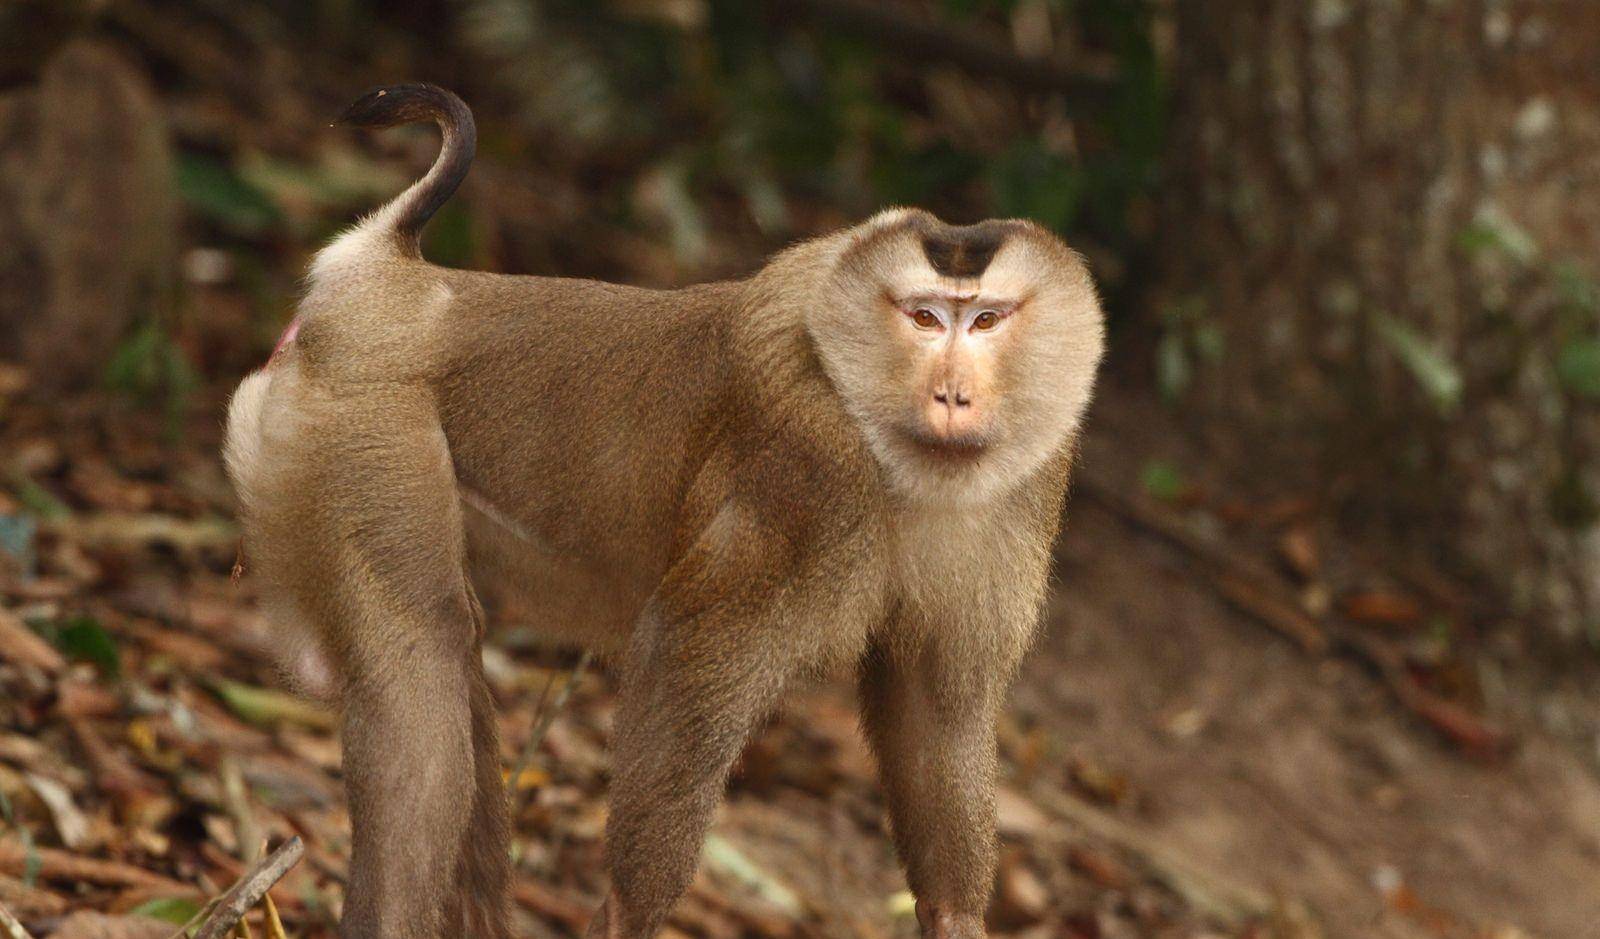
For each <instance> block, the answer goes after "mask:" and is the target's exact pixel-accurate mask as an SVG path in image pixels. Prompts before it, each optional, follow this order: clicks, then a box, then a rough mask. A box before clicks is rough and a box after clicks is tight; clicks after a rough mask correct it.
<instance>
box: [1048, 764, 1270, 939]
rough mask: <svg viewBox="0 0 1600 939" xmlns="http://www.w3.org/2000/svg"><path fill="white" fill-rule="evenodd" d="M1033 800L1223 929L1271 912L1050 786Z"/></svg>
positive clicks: (1263, 902)
mask: <svg viewBox="0 0 1600 939" xmlns="http://www.w3.org/2000/svg"><path fill="white" fill-rule="evenodd" d="M1033 796H1034V798H1035V800H1036V801H1037V802H1038V803H1039V804H1040V805H1041V806H1043V807H1044V809H1045V810H1046V811H1047V812H1049V813H1050V814H1052V815H1055V816H1056V817H1057V818H1059V819H1061V820H1062V821H1064V822H1066V823H1067V824H1068V825H1071V826H1072V827H1074V828H1078V829H1081V830H1083V831H1086V832H1088V833H1089V834H1090V835H1092V836H1094V837H1095V838H1098V839H1100V840H1102V841H1105V842H1108V843H1110V844H1111V845H1113V846H1115V847H1116V848H1118V849H1119V850H1122V851H1125V852H1127V853H1128V854H1130V855H1132V856H1133V857H1134V859H1135V860H1136V861H1137V863H1138V864H1139V865H1140V866H1142V867H1143V868H1144V869H1145V870H1146V871H1148V872H1149V873H1150V875H1151V876H1152V877H1154V878H1155V879H1157V880H1159V881H1161V882H1162V883H1164V884H1166V886H1167V887H1168V888H1169V889H1171V890H1172V891H1173V892H1174V893H1176V894H1178V895H1179V896H1180V897H1182V898H1183V899H1184V901H1185V902H1186V903H1188V904H1189V905H1190V906H1192V907H1194V908H1195V909H1197V910H1202V911H1204V912H1205V913H1208V914H1209V915H1211V916H1215V917H1216V918H1218V919H1219V920H1221V921H1222V922H1223V923H1225V924H1227V925H1230V926H1232V925H1237V924H1239V923H1242V922H1246V921H1249V920H1255V919H1260V918H1262V917H1265V916H1267V915H1268V914H1270V913H1271V912H1272V909H1273V902H1272V898H1271V897H1269V896H1267V895H1266V894H1263V893H1260V892H1258V891H1256V890H1254V889H1253V888H1251V887H1247V886H1245V885H1244V884H1241V883H1237V882H1234V881H1231V880H1228V879H1226V878H1225V877H1224V876H1223V875H1221V874H1217V873H1214V872H1211V871H1208V870H1207V869H1206V866H1205V865H1204V864H1200V863H1198V862H1196V861H1194V860H1192V859H1190V858H1189V857H1187V856H1185V855H1183V854H1181V853H1180V852H1178V851H1176V850H1174V849H1173V848H1172V847H1171V846H1169V845H1167V844H1163V843H1162V842H1160V841H1159V840H1157V839H1154V838H1151V837H1149V836H1146V835H1144V834H1143V833H1141V832H1139V831H1138V830H1137V829H1135V828H1134V827H1133V826H1132V825H1129V824H1128V823H1127V822H1124V821H1123V820H1121V819H1119V818H1116V817H1114V816H1112V815H1108V814H1106V813H1105V812H1102V811H1100V810H1098V809H1096V808H1094V807H1093V806H1090V805H1087V804H1085V803H1083V802H1081V801H1079V800H1078V799H1075V798H1073V797H1071V796H1069V795H1066V794H1065V793H1062V792H1059V791H1057V790H1054V789H1050V788H1048V787H1038V788H1037V789H1036V791H1035V792H1034V793H1033ZM1045 834H1049V832H1048V831H1047V832H1045Z"/></svg>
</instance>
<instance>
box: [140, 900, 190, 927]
mask: <svg viewBox="0 0 1600 939" xmlns="http://www.w3.org/2000/svg"><path fill="white" fill-rule="evenodd" d="M199 912H200V904H198V903H196V902H195V901H193V900H190V899H186V898H184V897H156V898H155V899H154V900H146V901H145V902H143V903H141V904H139V905H138V906H136V907H134V908H133V909H131V910H129V911H128V913H129V915H131V916H148V917H150V918H151V919H159V920H162V921H164V922H168V923H172V924H173V925H175V926H182V925H184V924H185V923H187V922H189V920H191V919H194V918H195V916H196V915H198V914H199Z"/></svg>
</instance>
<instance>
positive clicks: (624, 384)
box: [224, 84, 1104, 939]
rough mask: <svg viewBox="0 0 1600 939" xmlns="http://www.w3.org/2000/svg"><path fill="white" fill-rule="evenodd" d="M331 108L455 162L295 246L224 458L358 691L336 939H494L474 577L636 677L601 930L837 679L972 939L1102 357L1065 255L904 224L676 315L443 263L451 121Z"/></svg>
mask: <svg viewBox="0 0 1600 939" xmlns="http://www.w3.org/2000/svg"><path fill="white" fill-rule="evenodd" d="M341 121H342V122H343V123H345V124H348V125H353V126H355V127H358V128H387V127H392V126H396V125H399V124H404V123H410V122H419V121H432V122H433V123H435V124H437V125H438V127H439V128H440V130H441V134H442V145H441V149H440V152H439V156H438V157H437V159H436V161H435V162H434V164H433V165H432V167H431V168H430V169H429V170H428V171H427V173H426V174H425V175H424V176H422V177H421V179H419V180H418V181H416V182H415V183H413V184H412V185H411V186H410V187H409V188H408V189H406V190H405V191H404V192H402V193H401V194H400V195H399V196H397V197H396V198H395V199H394V200H393V201H391V202H389V203H388V204H386V205H385V206H384V207H382V208H381V209H379V210H377V211H376V212H375V213H374V214H372V215H370V216H368V217H367V218H365V219H364V220H362V221H361V222H359V223H358V224H356V225H355V227H354V228H352V229H350V230H349V231H348V232H346V233H345V234H343V235H341V236H339V237H338V238H337V239H336V240H334V241H333V242H332V243H331V244H330V245H329V246H327V247H326V248H324V249H323V250H322V251H321V252H320V253H318V254H317V255H316V256H315V258H314V259H313V261H312V263H311V264H310V270H309V274H308V282H307V283H308V286H307V289H306V291H305V294H304V296H303V299H302V300H301V302H300V304H299V307H298V314H297V316H296V318H295V319H294V321H293V325H292V326H291V327H290V330H289V332H288V333H287V334H286V335H285V337H284V339H283V340H282V342H281V343H280V348H279V350H278V351H277V352H276V353H275V354H274V356H273V357H272V359H271V360H270V361H269V362H268V364H267V365H266V366H265V367H263V368H262V369H261V370H259V371H257V372H255V373H252V374H251V375H249V376H248V377H246V378H245V379H244V380H243V382H242V383H241V384H240V386H239V388H238V389H237V391H236V392H235V393H234V395H233V398H232V400H231V402H230V404H229V413H228V420H227V433H226V441H225V445H224V449H225V458H226V464H227V468H228V471H229V475H230V477H231V479H232V481H233V484H234V486H235V488H236V491H237V494H238V497H239V503H240V513H241V519H242V525H243V530H244V538H245V551H246V553H247V555H248V558H249V563H250V565H251V569H252V571H253V572H254V574H253V576H256V577H258V578H260V581H261V591H260V592H261V595H262V597H263V605H264V607H265V609H266V612H267V613H268V615H269V617H270V618H271V619H272V621H273V622H274V623H277V624H281V628H282V630H283V632H284V633H285V634H286V635H293V634H298V635H303V636H306V637H308V638H307V639H306V640H305V641H309V642H312V643H314V644H315V645H316V647H317V648H318V650H319V651H320V652H321V653H323V654H325V655H326V656H327V659H328V661H329V662H331V663H332V668H333V670H334V672H335V674H336V675H337V681H338V684H339V687H340V696H341V700H342V707H343V725H342V741H343V747H344V761H345V778H346V790H347V798H348V801H349V807H350V815H351V819H352V831H353V840H352V844H353V849H352V859H351V873H350V880H349V889H348V894H347V899H346V904H345V908H344V912H343V922H342V926H341V929H342V933H343V935H344V936H346V937H350V939H369V937H379V936H382V937H385V939H394V937H438V936H462V935H470V936H488V937H504V936H506V935H507V907H506V902H507V901H506V895H507V887H508V880H509V876H510V875H509V870H508V859H507V854H508V842H509V830H510V822H509V820H508V819H507V817H506V816H507V809H506V802H507V800H506V797H505V794H504V791H503V784H502V780H501V767H500V763H499V749H498V748H499V743H498V740H497V739H496V728H495V720H494V701H493V698H492V696H491V693H490V690H489V687H488V685H487V683H486V681H485V678H484V672H483V666H482V663H481V659H480V653H481V644H482V642H483V633H484V628H485V627H484V613H483V609H482V606H481V604H480V603H479V601H478V598H477V594H476V592H475V587H474V576H475V575H474V571H475V570H477V569H479V567H480V566H482V567H483V568H486V569H493V570H497V571H499V572H500V573H501V574H502V575H505V576H507V577H509V579H511V580H512V581H514V582H515V583H516V584H517V585H518V586H519V590H520V591H521V592H522V593H523V594H524V595H525V600H526V605H527V608H528V609H529V610H532V611H534V613H535V615H537V616H539V617H540V618H541V621H543V622H548V623H549V624H550V625H551V626H552V636H554V637H555V638H557V639H560V640H562V641H570V642H574V643H580V644H582V645H585V646H586V647H588V648H590V649H592V650H595V652H596V653H597V654H599V655H600V656H602V657H603V658H604V659H606V660H607V661H609V662H610V663H611V664H612V666H613V667H615V669H616V670H617V673H618V676H619V689H620V690H619V696H620V699H619V703H618V711H617V715H616V720H615V731H614V734H613V740H612V743H611V749H612V763H613V769H612V775H611V781H610V791H609V802H610V809H609V813H608V819H607V824H606V831H605V849H604V850H605V859H606V868H607V873H608V875H609V888H608V892H607V893H606V896H605V898H604V899H603V901H602V902H601V904H600V906H599V908H598V909H597V911H596V913H595V916H594V918H593V920H592V921H591V923H590V925H589V927H588V931H587V933H586V935H587V936H588V937H590V939H645V937H649V936H654V935H656V934H657V932H658V930H659V929H660V927H661V926H662V924H663V921H664V920H665V919H666V917H667V916H668V914H669V913H670V912H671V910H672V908H673V906H674V904H675V902H676V901H677V900H678V899H679V897H680V896H681V895H682V894H683V892H684V891H685V889H686V888H687V886H688V885H689V882H690V880H691V878H692V876H693V874H694V870H695V867H696V864H697V862H698V856H699V852H700V848H701V844H702V841H703V839H704V836H705V834H706V831H707V828H708V826H709V825H710V823H711V819H712V815H713V812H714V810H715V808H716V806H717V804H718V802H719V800H720V799H721V797H722V792H723V789H724V787H725V783H726V780H727V778H728V775H729V773H730V770H731V768H732V766H733V764H734V762H735V760H736V759H737V757H738V756H739V754H740V751H741V749H742V747H743V744H744V742H745V740H746V738H747V737H748V736H749V735H750V733H751V732H752V730H753V729H754V728H755V727H756V726H757V725H758V723H759V722H760V721H761V720H763V719H764V718H765V716H766V715H768V714H770V713H771V711H772V710H773V708H774V707H775V706H776V704H777V702H778V701H779V700H780V698H781V695H782V694H783V692H784V690H785V689H786V688H787V687H789V686H790V685H791V684H792V683H794V682H795V681H797V680H799V679H800V678H802V677H804V676H808V675H815V674H817V673H819V672H825V671H827V670H830V669H840V670H847V671H848V670H853V671H854V672H855V673H856V675H857V676H858V687H859V697H860V704H861V709H862V714H863V721H862V723H863V728H864V732H865V733H866V735H867V737H868V738H869V740H870V743H871V745H872V747H873V749H874V750H875V752H876V754H877V758H878V762H879V765H880V771H881V776H882V784H883V788H884V791H885V794H886V800H885V801H886V805H887V811H888V815H889V828H890V833H891V836H892V838H893V840H894V842H895V845H896V847H897V850H898V853H899V855H900V857H901V859H902V863H903V865H904V867H905V870H906V876H907V880H908V883H909V885H910V887H911V889H912V891H913V892H914V894H915V896H916V911H917V917H918V920H919V923H920V928H921V934H922V936H923V937H925V939H974V937H982V936H984V935H985V928H984V925H983V915H984V912H985V909H986V907H987V904H988V898H989V894H990V890H991V888H992V881H993V876H994V870H995V864H996V851H997V842H996V834H995V790H996V785H997V772H998V756H997V749H996V742H995V724H996V721H997V719H998V715H999V713H1000V709H1001V708H1002V706H1003V704H1004V699H1005V696H1006V694H1007V690H1008V686H1009V685H1010V683H1011V680H1012V678H1013V676H1014V674H1015V672H1016V670H1017V667H1018V663H1019V661H1020V659H1021V657H1022V655H1023V653H1024V651H1025V650H1026V648H1027V647H1028V645H1029V643H1030V640H1031V637H1032V636H1033V634H1034V632H1035V629H1036V623H1037V621H1038V619H1039V615H1040V610H1041V608H1042V605H1043V602H1044V599H1045V594H1046V589H1047V582H1048V578H1049V569H1050V557H1051V551H1052V545H1053V542H1054V540H1055V539H1056V537H1057V533H1058V530H1059V528H1060V519H1061V513H1062V509H1063V504H1064V500H1065V495H1066V488H1067V483H1068V479H1069V476H1070V471H1071V466H1072V462H1073V459H1074V454H1075V451H1076V441H1077V439H1078V437H1079V432H1080V428H1081V425H1082V422H1083V417H1084V412H1085V410H1086V408H1087V407H1088V404H1089V400H1090V397H1091V394H1092V390H1093V385H1094V378H1095V374H1096V372H1097V370H1098V365H1099V361H1100V358H1101V355H1102V350H1103V345H1104V326H1103V315H1102V313H1101V307H1100V302H1099V300H1098V297H1097V293H1096V289H1095V287H1094V284H1093V281H1092V278H1091V276H1090V274H1089V271H1088V268H1087V266H1086V264H1085V262H1084V260H1083V259H1082V257H1081V256H1080V255H1079V254H1078V253H1076V252H1075V251H1074V250H1072V249H1071V248H1069V247H1068V246H1067V245H1066V244H1065V243H1063V242H1062V241H1061V240H1060V239H1059V238H1057V237H1056V236H1055V235H1054V234H1052V233H1050V232H1048V231H1047V230H1046V229H1044V228H1042V227H1041V226H1039V225H1036V224H1034V223H1032V222H1029V221H1023V220H990V221H985V222H981V223H978V224H975V225H969V226H957V225H950V224H947V223H945V222H943V221H941V220H939V219H938V218H936V217H935V216H933V215H932V214H930V213H928V212H925V211H922V210H919V209H911V208H893V209H888V210H885V211H882V212H880V213H878V214H877V215H874V216H872V217H871V218H869V219H867V220H866V221H864V222H862V223H860V224H858V225H855V226H854V227H851V228H847V229H844V230H841V231H837V232H834V233H831V234H825V235H822V236H820V237H816V238H814V239H811V240H807V241H802V242H800V243H797V244H795V245H793V246H791V247H788V248H786V249H784V250H782V251H780V252H778V253H777V254H775V255H774V256H773V257H772V258H771V259H770V260H769V261H768V262H767V263H766V264H765V266H763V267H761V268H760V269H759V270H758V271H756V272H755V273H753V274H751V275H749V276H748V277H745V278H743V279H738V280H729V281H723V282H716V283H707V284H701V285H697V286H689V287H684V288H681V289H674V290H650V289H643V288H638V287H632V286H623V285H617V284H610V283H601V282H596V281H588V280H576V279H564V278H557V277H534V276H511V275H502V274H493V273H485V272H475V271H465V270H454V269H447V268H442V267H438V266H434V265H432V264H430V263H429V262H427V261H426V260H424V259H423V257H422V254H421V251H420V248H419V240H418V239H419V232H420V231H421V229H422V226H423V224H424V223H425V222H426V221H427V220H428V217H429V216H430V215H431V214H432V213H433V212H434V211H435V210H436V209H437V208H438V207H439V206H440V205H441V204H442V203H443V202H444V201H445V200H446V199H448V198H449V197H450V195H451V194H452V193H453V192H454V191H455V189H456V187H457V186H458V184H459V183H460V182H461V180H462V177H463V176H465V175H466V173H467V170H468V167H469V165H470V163H471V160H472V155H473V148H474V139H475V137H474V134H475V131H474V125H473V119H472V115H471V113H470V111H469V110H468V109H467V107H466V105H465V104H463V103H462V101H461V100H460V99H459V98H458V97H456V96H455V95H454V94H452V93H450V92H448V91H445V90H443V89H441V88H438V87H436V86H433V85H427V84H407V85H395V86H389V87H385V88H381V89H378V90H375V91H372V92H369V93H367V94H366V95H364V96H363V97H361V98H360V99H358V100H357V101H356V102H355V103H354V104H353V105H351V106H350V108H349V109H348V110H347V111H346V112H345V113H344V115H343V117H342V118H341Z"/></svg>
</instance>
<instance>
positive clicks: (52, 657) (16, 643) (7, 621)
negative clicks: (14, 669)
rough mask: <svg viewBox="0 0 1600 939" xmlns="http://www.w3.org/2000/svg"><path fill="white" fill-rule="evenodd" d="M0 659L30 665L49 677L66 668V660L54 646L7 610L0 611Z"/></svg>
mask: <svg viewBox="0 0 1600 939" xmlns="http://www.w3.org/2000/svg"><path fill="white" fill-rule="evenodd" d="M0 659H7V660H9V661H12V662H16V663H17V664H19V665H32V666H34V667H35V668H37V669H39V670H41V671H43V672H46V673H48V674H51V675H58V674H60V673H61V672H62V671H64V670H65V669H66V667H67V660H66V659H65V658H63V657H62V655H61V653H60V652H57V651H56V650H55V647H54V646H52V645H50V643H48V642H45V641H44V637H42V636H40V635H39V634H38V633H36V632H34V631H33V630H31V629H29V628H28V627H27V626H26V625H25V624H24V623H23V622H22V620H21V618H20V617H18V616H17V615H16V614H15V613H12V612H11V611H9V610H0Z"/></svg>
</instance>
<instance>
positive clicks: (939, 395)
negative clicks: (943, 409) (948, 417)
mask: <svg viewBox="0 0 1600 939" xmlns="http://www.w3.org/2000/svg"><path fill="white" fill-rule="evenodd" d="M933 400H935V401H937V402H939V403H940V404H946V403H948V402H949V400H950V398H949V395H946V394H945V393H944V392H942V391H935V392H934V393H933ZM958 401H959V399H958Z"/></svg>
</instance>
